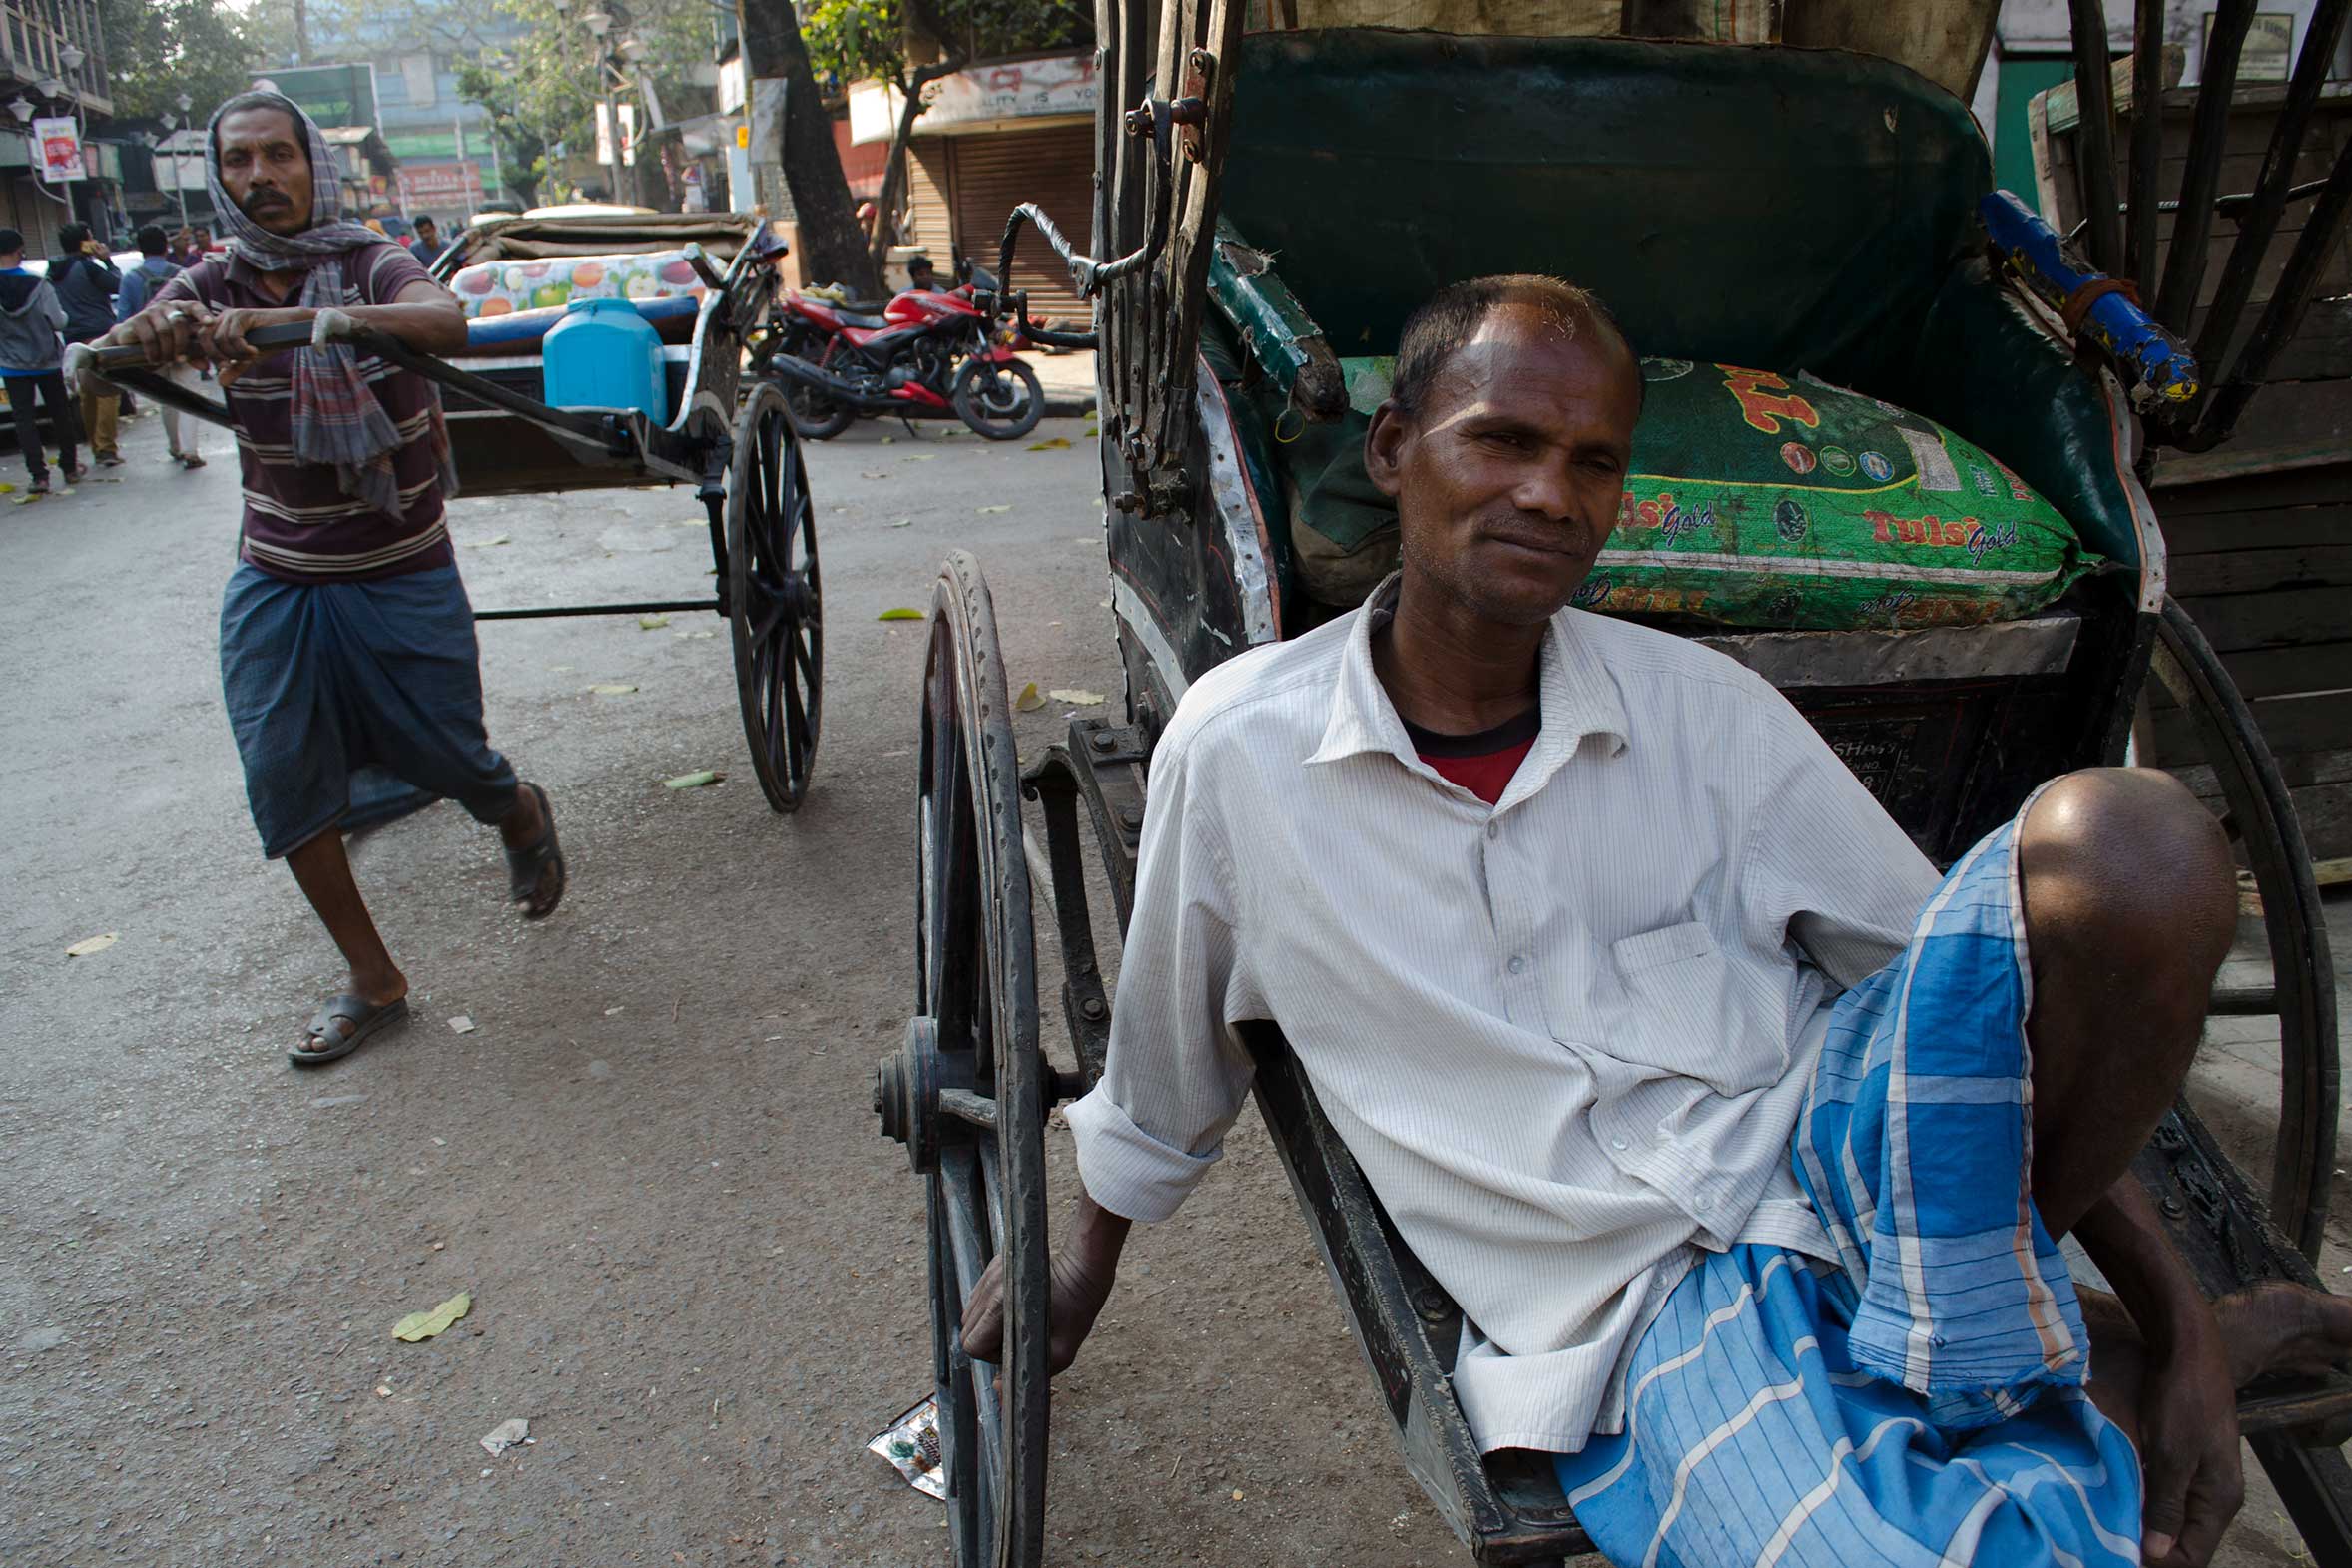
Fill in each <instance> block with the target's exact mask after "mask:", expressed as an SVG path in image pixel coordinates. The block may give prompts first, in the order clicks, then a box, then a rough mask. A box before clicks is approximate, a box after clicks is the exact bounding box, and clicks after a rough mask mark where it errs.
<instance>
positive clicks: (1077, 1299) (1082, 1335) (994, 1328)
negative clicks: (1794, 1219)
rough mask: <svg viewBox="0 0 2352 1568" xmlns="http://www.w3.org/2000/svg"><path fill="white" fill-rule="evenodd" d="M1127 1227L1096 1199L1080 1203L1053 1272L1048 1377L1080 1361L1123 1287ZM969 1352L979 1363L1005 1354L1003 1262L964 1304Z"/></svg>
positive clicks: (995, 1263) (992, 1264)
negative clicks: (1106, 1307)
mask: <svg viewBox="0 0 2352 1568" xmlns="http://www.w3.org/2000/svg"><path fill="white" fill-rule="evenodd" d="M1127 1228H1128V1222H1127V1221H1126V1220H1125V1219H1123V1218H1121V1217H1120V1216H1118V1215H1115V1214H1112V1213H1111V1212H1110V1211H1109V1210H1107V1209H1104V1208H1101V1207H1100V1206H1099V1205H1097V1204H1096V1203H1095V1202H1094V1200H1093V1199H1091V1198H1082V1199H1080V1200H1079V1204H1078V1214H1077V1223H1076V1226H1075V1227H1074V1230H1073V1234H1072V1235H1071V1237H1070V1239H1069V1240H1068V1241H1067V1242H1066V1243H1064V1244H1063V1245H1062V1246H1061V1247H1060V1248H1058V1249H1056V1250H1055V1252H1054V1255H1053V1262H1052V1264H1051V1265H1050V1267H1049V1269H1048V1276H1049V1287H1050V1289H1049V1291H1048V1295H1049V1296H1050V1298H1051V1305H1050V1306H1049V1307H1047V1309H1046V1320H1047V1323H1048V1327H1047V1329H1046V1343H1047V1346H1048V1348H1047V1354H1046V1364H1047V1375H1048V1376H1056V1377H1058V1376H1059V1375H1061V1373H1062V1372H1063V1370H1064V1369H1066V1368H1067V1367H1068V1366H1069V1364H1070V1363H1071V1362H1072V1361H1074V1360H1076V1359H1077V1358H1078V1346H1079V1345H1081V1344H1083V1343H1085V1342H1086V1336H1087V1335H1088V1334H1089V1333H1091V1332H1093V1331H1094V1319H1095V1318H1097V1317H1099V1316H1101V1315H1102V1308H1103V1305H1104V1304H1105V1303H1107V1302H1108V1301H1109V1300H1110V1299H1111V1287H1112V1286H1113V1285H1115V1284H1117V1282H1118V1277H1119V1253H1120V1251H1121V1249H1123V1248H1124V1247H1125V1246H1126V1245H1127ZM963 1348H964V1353H965V1354H967V1355H969V1356H970V1357H971V1358H972V1359H973V1360H975V1361H994V1360H997V1359H998V1358H1000V1357H1001V1356H1002V1355H1003V1354H1004V1257H1003V1255H1002V1254H1001V1253H1000V1254H998V1255H997V1256H996V1257H994V1258H992V1259H990V1260H989V1262H988V1268H987V1271H986V1272H985V1273H983V1274H982V1275H981V1276H980V1279H979V1283H978V1284H977V1285H975V1286H973V1287H972V1293H971V1295H970V1297H969V1298H967V1299H966V1300H965V1302H964V1304H963Z"/></svg>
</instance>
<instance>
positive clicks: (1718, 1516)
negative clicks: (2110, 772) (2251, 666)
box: [1556, 800, 2141, 1568]
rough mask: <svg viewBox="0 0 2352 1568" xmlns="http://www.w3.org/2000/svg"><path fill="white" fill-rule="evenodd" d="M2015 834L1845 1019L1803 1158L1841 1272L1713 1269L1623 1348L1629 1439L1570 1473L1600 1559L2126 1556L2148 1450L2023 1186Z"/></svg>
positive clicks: (1841, 1564)
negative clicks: (2109, 1397)
mask: <svg viewBox="0 0 2352 1568" xmlns="http://www.w3.org/2000/svg"><path fill="white" fill-rule="evenodd" d="M2032 803H2033V802H2032V801H2031V800H2029V801H2028V802H2027V804H2028V805H2029V806H2030V805H2031V804H2032ZM2024 818H2025V811H2024V809H2021V810H2020V811H2019V813H2018V815H2017V817H2016V818H2013V819H2012V820H2011V821H2010V822H2009V823H2008V824H2007V825H2006V826H2004V827H2002V828H2000V829H1999V830H1997V831H1996V832H1994V833H1992V834H1991V835H1990V836H1988V837H1987V838H1986V839H1985V840H1984V841H1983V842H1981V843H1979V844H1978V845H1977V846H1976V847H1975V848H1974V849H1972V850H1971V851H1969V853H1968V854H1967V855H1966V856H1965V857H1964V858H1962V859H1961V861H1960V862H1959V863H1958V864H1956V865H1955V866H1954V867H1953V868H1952V871H1951V873H1950V874H1949V875H1948V876H1946V877H1945V879H1944V883H1943V885H1942V887H1940V888H1939V889H1938V890H1937V893H1936V896H1935V897H1934V898H1933V899H1932V900H1930V901H1929V903H1928V906H1927V908H1926V909H1925V910H1924V911H1923V912H1922V914H1921V916H1920V919H1919V924H1918V926H1917V927H1916V928H1915V929H1914V931H1913V932H1912V938H1911V945H1910V947H1909V948H1908V950H1907V951H1906V952H1905V953H1904V954H1903V956H1902V957H1901V958H1899V959H1897V960H1896V961H1895V962H1894V963H1892V964H1889V965H1888V966H1887V967H1886V968H1885V969H1882V970H1880V971H1879V972H1878V973H1877V974H1875V975H1873V976H1872V977H1871V978H1870V979H1869V980H1867V981H1865V982H1864V983H1863V984H1862V985H1860V986H1858V987H1856V988H1855V989H1854V990H1852V991H1849V992H1848V993H1846V995H1844V996H1842V997H1840V998H1839V999H1838V1001H1837V1003H1836V1004H1835V1008H1834V1011H1833V1013H1832V1017H1831V1023H1830V1027H1829V1031H1828V1037H1827V1041H1826V1043H1825V1045H1824V1047H1823V1050H1822V1055H1821V1061H1820V1064H1819V1065H1818V1066H1817V1067H1816V1068H1815V1070H1814V1077H1813V1088H1812V1093H1811V1096H1810V1098H1809V1099H1808V1101H1807V1103H1806V1107H1805V1111H1804V1115H1803V1117H1802V1118H1801V1119H1800V1121H1799V1122H1798V1125H1797V1133H1796V1137H1795V1139H1794V1140H1793V1148H1792V1151H1791V1153H1792V1159H1793V1161H1794V1164H1795V1169H1796V1175H1797V1179H1798V1181H1799V1182H1800V1183H1801V1184H1802V1185H1803V1186H1804V1188H1805V1191H1806V1195H1807V1196H1808V1197H1809V1198H1810V1199H1811V1200H1812V1203H1813V1207H1814V1209H1815V1211H1816V1212H1817V1213H1818V1214H1819V1216H1820V1218H1821V1220H1822V1222H1823V1224H1824V1226H1825V1227H1826V1228H1827V1229H1828V1231H1829V1234H1830V1237H1831V1239H1832V1241H1833V1242H1834V1243H1835V1245H1836V1248H1837V1251H1838V1253H1839V1255H1840V1257H1841V1258H1842V1260H1843V1264H1842V1266H1833V1265H1830V1264H1826V1263H1820V1262H1817V1261H1814V1260H1809V1259H1807V1258H1804V1257H1803V1256H1801V1255H1799V1254H1796V1253H1792V1252H1789V1251H1786V1250H1784V1249H1782V1248H1778V1247H1764V1246H1742V1247H1734V1248H1732V1249H1731V1250H1730V1251H1729V1252H1725V1253H1717V1254H1711V1255H1709V1256H1708V1257H1706V1258H1705V1259H1703V1260H1702V1261H1701V1262H1700V1263H1699V1264H1698V1265H1697V1267H1695V1268H1694V1269H1693V1270H1692V1271H1691V1272H1690V1274H1689V1275H1687V1276H1685V1277H1684V1279H1683V1281H1682V1283H1681V1284H1680V1285H1679V1286H1678V1287H1677V1288H1676V1289H1675V1291H1674V1293H1673V1295H1672V1296H1671V1297H1670V1298H1669V1299H1668V1301H1667V1303H1666V1306H1665V1307H1664V1308H1663V1309H1662V1310H1661V1311H1660V1312H1659V1314H1658V1316H1657V1318H1656V1320H1655V1321H1654V1322H1653V1323H1652V1324H1651V1325H1650V1327H1649V1329H1648V1330H1647V1332H1646V1333H1645V1334H1644V1335H1643V1337H1642V1339H1641V1341H1640V1343H1639V1344H1637V1345H1636V1346H1635V1348H1634V1350H1633V1353H1632V1355H1631V1356H1630V1358H1629V1360H1628V1364H1627V1370H1626V1401H1625V1412H1626V1413H1625V1429H1624V1430H1623V1431H1622V1432H1620V1433H1617V1434H1615V1435H1612V1436H1605V1437H1595V1438H1593V1440H1592V1441H1591V1442H1590V1443H1589V1444H1587V1445H1586V1447H1585V1449H1584V1451H1583V1452H1581V1453H1577V1454H1568V1455H1562V1456H1560V1457H1559V1458H1558V1459H1557V1460H1556V1463H1557V1466H1558V1470H1559V1479H1560V1485H1561V1488H1562V1489H1563V1490H1564V1491H1566V1492H1567V1494H1568V1500H1569V1502H1570V1503H1571V1504H1572V1505H1573V1506H1574V1508H1575V1510H1576V1516H1577V1518H1578V1519H1579V1520H1580V1521H1581V1522H1582V1523H1583V1525H1584V1527H1585V1528H1586V1529H1587V1530H1588V1531H1590V1532H1591V1535H1592V1538H1593V1541H1594V1543H1595V1544H1596V1545H1598V1546H1599V1548H1600V1550H1601V1551H1602V1552H1603V1553H1604V1554H1606V1555H1607V1557H1608V1558H1609V1559H1610V1561H1612V1562H1614V1563H1617V1564H1620V1565H1625V1568H1632V1565H1634V1564H1640V1565H1642V1568H1660V1565H1679V1568H1718V1565H1720V1568H1730V1565H1733V1564H1737V1565H1739V1568H1770V1565H1773V1564H1784V1565H1790V1568H1794V1565H1799V1564H1803V1565H1814V1564H1821V1565H1830V1564H1835V1565H1838V1568H1847V1565H1857V1564H1881V1563H1885V1564H1904V1565H1910V1564H1918V1565H1921V1568H1930V1565H1942V1564H1958V1563H1985V1564H1999V1565H2001V1568H2036V1565H2044V1564H2048V1565H2060V1568H2072V1565H2075V1564H2091V1565H2097V1568H2107V1565H2115V1568H2120V1565H2126V1564H2136V1563H2138V1561H2139V1531H2140V1519H2139V1513H2140V1499H2141V1493H2140V1480H2139V1461H2138V1458H2137V1456H2136V1455H2135V1454H2134V1453H2133V1451H2132V1448H2131V1444H2130V1442H2129V1441H2128V1440H2127V1439H2126V1438H2125V1437H2124V1435H2123V1433H2122V1430H2121V1429H2120V1428H2119V1427H2117V1426H2115V1425H2114V1424H2113V1423H2112V1422H2110V1421H2108V1420H2107V1419H2106V1418H2105V1417H2104V1416H2102V1415H2101V1414H2099V1412H2098V1410H2097V1408H2096V1407H2095V1406H2093V1405H2092V1404H2091V1402H2090V1399H2089V1396H2088V1395H2087V1394H2086V1393H2085V1392H2084V1390H2083V1382H2084V1380H2085V1378H2086V1377H2087V1374H2088V1369H2089V1347H2090V1340H2089V1336H2088V1334H2087V1333H2086V1332H2085V1330H2084V1328H2083V1325H2082V1313H2081V1307H2080V1306H2079V1304H2078V1303H2077V1302H2076V1300H2075V1296H2074V1286H2073V1282H2072V1280H2071V1278H2070V1277H2069V1276H2068V1274H2067V1272H2066V1266H2065V1262H2064V1260H2063V1259H2062V1258H2061V1257H2060V1256H2059V1253H2058V1247H2057V1246H2056V1245H2055V1244H2054V1243H2053V1242H2052V1241H2051V1239H2050V1237H2049V1235H2048V1234H2046V1233H2045V1232H2044V1230H2043V1228H2042V1222H2041V1219H2040V1217H2039V1216H2037V1215H2036V1214H2035V1212H2034V1205H2033V1199H2032V1193H2031V1170H2032V1163H2033V1162H2032V1150H2033V1145H2032V1138H2033V1122H2032V1117H2033V1105H2032V1099H2033V1090H2032V1082H2031V1079H2030V1077H2029V1068H2030V1066H2031V1061H2030V1057H2029V1053H2028V1045H2027V1040H2026V1018H2027V1014H2028V1013H2029V1011H2030V1010H2031V1009H2032V1006H2033V970H2032V967H2031V965H2030V964H2029V962H2028V957H2027V951H2026V926H2025V905H2024V901H2023V899H2022V896H2021V894H2020V890H2019V883H2018V865H2017V828H2018V823H2019V822H2020V821H2023V820H2024Z"/></svg>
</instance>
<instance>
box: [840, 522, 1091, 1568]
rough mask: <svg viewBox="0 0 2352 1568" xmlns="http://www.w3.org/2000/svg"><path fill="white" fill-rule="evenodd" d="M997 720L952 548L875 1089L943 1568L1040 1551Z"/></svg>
mask: <svg viewBox="0 0 2352 1568" xmlns="http://www.w3.org/2000/svg"><path fill="white" fill-rule="evenodd" d="M1011 721H1012V704H1011V701H1010V699H1009V698H1008V696H1007V695H1006V686H1005V679H1004V659H1003V655H1002V651H1001V647H1000V645H999V643H998V642H997V637H996V618H995V611H994V608H993V606H992V604H991V602H990V600H989V596H988V586H987V583H986V581H985V580H984V579H983V578H982V577H981V575H980V571H979V566H978V564H977V563H976V562H974V561H973V560H972V558H971V557H970V556H969V555H966V554H964V553H962V552H960V551H958V552H957V553H956V554H955V555H953V556H950V557H949V558H948V560H947V562H946V564H945V565H944V566H943V567H942V568H941V569H940V573H939V580H938V585H937V589H936V591H935V593H934V595H933V598H932V613H931V628H930V648H929V654H928V658H927V660H926V662H925V665H924V670H923V696H922V732H921V737H920V764H919V767H920V784H919V791H920V792H919V798H918V809H917V816H916V820H917V831H916V871H917V877H916V884H915V885H916V888H917V898H916V910H915V946H916V952H917V960H916V986H917V996H916V1003H915V1005H916V1012H917V1017H916V1018H915V1020H914V1022H913V1024H911V1025H910V1026H909V1028H908V1031H907V1043H906V1047H905V1049H904V1050H902V1051H901V1052H899V1053H898V1054H897V1055H896V1056H895V1057H892V1058H888V1059H885V1061H884V1063H883V1065H882V1071H881V1073H880V1075H879V1077H878V1085H877V1096H876V1100H877V1108H878V1109H880V1110H882V1115H883V1121H884V1128H885V1131H888V1132H890V1133H891V1134H892V1135H893V1136H897V1137H900V1138H901V1139H902V1140H903V1141H905V1142H906V1143H907V1146H908V1153H909V1156H910V1157H911V1158H912V1160H913V1162H914V1164H915V1168H916V1169H917V1170H920V1171H924V1172H925V1173H926V1174H927V1176H928V1179H929V1180H928V1195H927V1196H928V1212H929V1232H930V1309H931V1351H932V1354H931V1360H932V1373H933V1377H934V1379H935V1382H936V1385H937V1397H938V1403H939V1436H940V1449H941V1468H942V1470H943V1472H944V1476H945V1480H946V1487H947V1523H948V1531H949V1537H950V1541H951V1543H952V1547H953V1554H954V1561H955V1563H956V1564H957V1568H980V1565H987V1568H1036V1565H1037V1564H1038V1563H1040V1562H1041V1561H1042V1560H1043V1557H1044V1551H1045V1466H1046V1433H1047V1420H1048V1372H1047V1365H1046V1357H1047V1342H1046V1328H1047V1318H1046V1306H1047V1300H1048V1289H1049V1286H1048V1273H1047V1261H1046V1245H1045V1125H1044V1124H1045V1107H1046V1092H1047V1090H1046V1086H1047V1082H1048V1079H1047V1071H1048V1069H1047V1065H1046V1061H1045V1057H1044V1055H1043V1052H1042V1050H1041V1048H1040V1045H1039V1041H1038V1020H1037V962H1036V928H1035V925H1034V922H1033V919H1032V915H1031V905H1030V890H1029V869H1028V862H1027V860H1026V858H1025V857H1024V855H1023V853H1022V847H1021V808H1020V802H1021V788H1020V767H1019V760H1018V757H1017V755H1016V753H1015V749H1014V743H1013V736H1012V722H1011ZM885 1102H887V1103H885ZM893 1116H894V1117H895V1118H896V1125H895V1126H893V1125H892V1120H893ZM999 1254H1001V1255H1002V1257H1003V1260H1004V1275H1003V1283H1004V1347H1003V1351H1002V1355H1001V1359H1000V1360H999V1361H998V1362H997V1363H996V1364H994V1365H990V1364H988V1363H986V1362H975V1361H973V1360H972V1358H971V1357H970V1356H969V1355H967V1354H965V1353H964V1349H963V1342H962V1333H961V1324H962V1319H963V1304H964V1301H965V1299H966V1298H967V1297H968V1295H969V1294H970V1292H971V1290H972V1288H973V1287H974V1286H975V1285H976V1284H977V1283H978V1281H979V1277H980V1274H981V1272H982V1271H983V1270H985V1269H986V1267H987V1265H988V1262H989V1260H990V1259H992V1258H994V1257H996V1256H998V1255H999Z"/></svg>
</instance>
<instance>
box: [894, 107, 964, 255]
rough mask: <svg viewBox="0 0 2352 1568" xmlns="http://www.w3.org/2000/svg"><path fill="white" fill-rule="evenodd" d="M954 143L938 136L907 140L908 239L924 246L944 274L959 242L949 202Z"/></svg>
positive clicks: (927, 253)
mask: <svg viewBox="0 0 2352 1568" xmlns="http://www.w3.org/2000/svg"><path fill="white" fill-rule="evenodd" d="M950 145H951V144H950V143H949V142H948V141H947V139H946V138H944V137H936V136H918V137H913V138H911V139H909V140H908V142H907V144H906V221H907V243H908V244H910V245H918V246H921V247H922V249H923V253H924V254H925V255H926V256H928V257H929V258H930V259H931V263H932V264H933V265H934V266H936V267H938V269H939V271H940V273H941V274H942V275H944V274H945V273H946V271H947V265H948V259H949V258H950V257H951V256H953V254H954V251H953V247H954V245H955V219H954V214H953V210H952V209H951V208H950V207H949V206H948V205H947V180H948V176H947V167H948V159H949V154H948V148H949V146H950Z"/></svg>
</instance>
